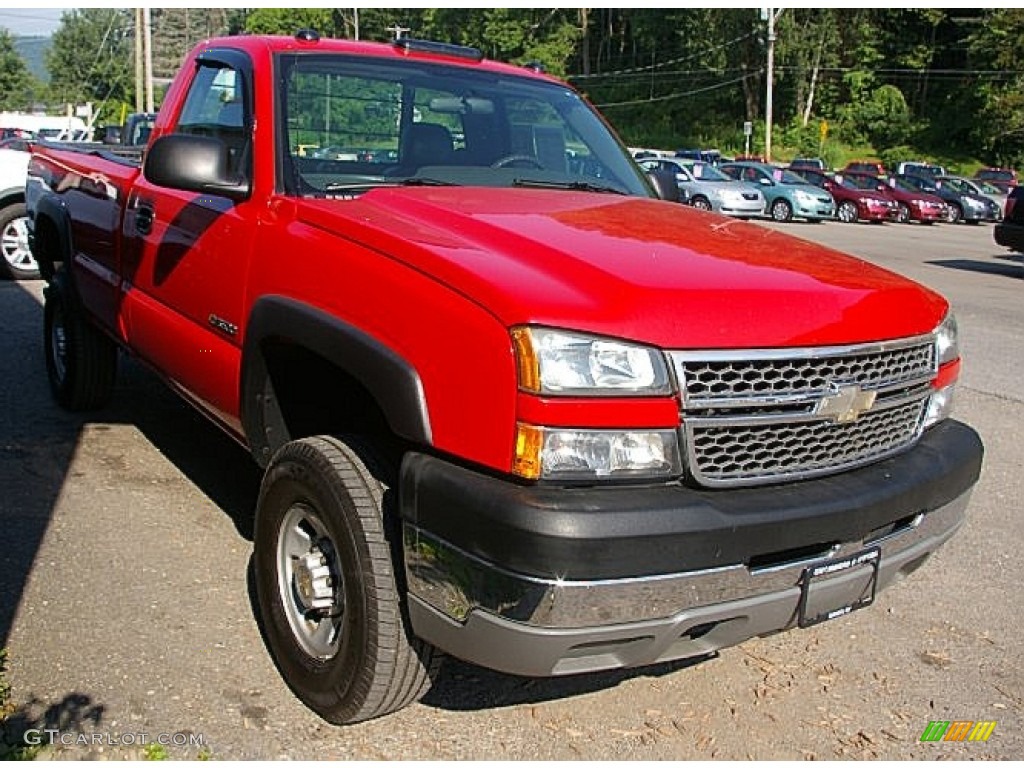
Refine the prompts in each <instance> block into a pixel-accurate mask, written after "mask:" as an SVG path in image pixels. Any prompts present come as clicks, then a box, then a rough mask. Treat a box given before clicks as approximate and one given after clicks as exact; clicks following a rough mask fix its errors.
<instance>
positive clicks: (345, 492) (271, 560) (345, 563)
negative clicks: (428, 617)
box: [254, 436, 442, 724]
mask: <svg viewBox="0 0 1024 768" xmlns="http://www.w3.org/2000/svg"><path fill="white" fill-rule="evenodd" d="M384 466H385V465H384V463H383V462H381V461H380V460H379V459H378V458H377V457H376V455H375V454H374V453H373V452H372V451H371V450H370V449H368V448H367V447H366V446H363V445H361V444H360V443H359V442H357V441H354V440H348V441H347V442H346V441H342V440H340V439H338V438H335V437H328V436H319V437H310V438H304V439H302V440H296V441H293V442H291V443H288V444H287V445H285V446H284V447H283V448H281V449H280V450H279V451H278V452H277V454H276V455H275V456H274V458H273V459H272V460H271V462H270V466H268V467H267V471H266V474H265V476H264V478H263V484H262V487H261V489H260V498H259V504H258V506H257V512H256V529H255V557H254V559H255V564H256V569H255V574H256V592H257V596H258V601H259V606H260V613H261V616H262V621H263V625H264V630H265V633H266V637H267V642H268V645H269V646H270V650H271V653H272V654H273V656H274V660H275V662H276V663H277V666H278V669H279V670H280V672H281V674H282V676H283V677H284V679H285V682H287V684H288V685H289V686H290V687H291V689H292V690H293V691H294V692H295V694H296V695H297V696H298V697H299V698H300V699H301V700H302V701H303V702H304V703H305V704H306V705H307V706H309V707H310V708H311V709H313V710H314V711H315V712H317V713H318V714H319V715H320V716H321V717H323V718H324V719H326V720H328V721H330V722H332V723H338V724H344V723H357V722H360V721H362V720H369V719H371V718H375V717H380V716H382V715H386V714H388V713H390V712H394V711H396V710H399V709H401V708H402V707H405V706H406V705H408V704H411V703H412V702H414V701H416V700H417V699H419V698H420V697H422V696H423V695H424V694H425V693H426V692H427V690H428V689H429V688H430V685H431V683H432V681H433V678H434V677H436V675H437V673H438V671H439V669H440V663H441V659H442V654H441V653H440V652H439V651H437V650H435V649H434V648H433V647H432V646H430V645H429V644H427V643H425V642H423V641H422V640H419V639H418V638H416V637H414V636H413V635H412V633H411V632H410V630H409V628H408V619H407V618H406V615H405V606H404V604H403V600H402V593H401V592H400V590H399V583H400V575H401V571H400V557H399V551H400V543H399V542H398V541H396V539H397V538H398V537H399V536H400V530H399V527H398V524H397V523H398V521H397V519H396V517H395V515H396V514H397V512H396V511H395V510H393V509H390V507H391V505H393V504H395V503H396V500H395V498H394V496H395V493H396V492H395V491H393V490H390V489H389V488H388V486H387V484H386V483H387V482H388V475H389V474H390V473H388V472H386V471H385V470H384V469H383V467H384ZM389 525H390V527H389Z"/></svg>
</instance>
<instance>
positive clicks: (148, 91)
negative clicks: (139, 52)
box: [142, 7, 154, 112]
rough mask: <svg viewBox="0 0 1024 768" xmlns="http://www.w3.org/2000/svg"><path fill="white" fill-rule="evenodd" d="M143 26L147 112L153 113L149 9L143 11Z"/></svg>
mask: <svg viewBox="0 0 1024 768" xmlns="http://www.w3.org/2000/svg"><path fill="white" fill-rule="evenodd" d="M142 26H143V27H145V30H144V34H143V40H144V41H145V43H144V46H143V56H144V58H145V69H146V111H147V112H153V111H154V108H153V30H152V26H153V25H152V19H151V18H150V15H149V8H148V7H146V8H143V9H142Z"/></svg>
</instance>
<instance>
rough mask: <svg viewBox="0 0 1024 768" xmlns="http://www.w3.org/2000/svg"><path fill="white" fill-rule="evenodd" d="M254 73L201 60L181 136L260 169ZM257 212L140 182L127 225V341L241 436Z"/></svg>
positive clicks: (213, 58)
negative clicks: (218, 145)
mask: <svg viewBox="0 0 1024 768" xmlns="http://www.w3.org/2000/svg"><path fill="white" fill-rule="evenodd" d="M252 112H253V97H252V67H251V63H250V62H249V59H248V57H247V56H246V55H245V54H243V53H242V52H240V51H237V50H227V49H224V50H217V49H214V50H211V51H207V52H205V53H204V54H203V55H202V56H200V57H199V58H198V59H197V60H196V68H195V72H194V75H193V77H192V80H191V83H190V84H189V86H188V87H187V92H186V93H185V96H184V99H183V101H182V102H181V108H180V111H179V113H178V116H177V118H176V119H175V124H174V127H173V129H172V132H173V133H185V134H193V135H203V136H210V137H213V138H216V139H219V140H220V141H223V142H224V143H225V144H226V145H227V147H228V149H229V153H230V157H231V163H232V165H233V168H234V170H236V171H237V172H238V173H239V174H243V175H248V176H249V178H250V179H251V175H252V170H253V162H254V160H253V155H254V153H253V151H252V146H253V125H254V121H253V118H252ZM256 213H257V211H256V205H255V203H254V202H252V201H251V199H250V200H243V201H234V200H231V199H229V198H227V197H221V196H218V195H215V194H205V195H199V194H196V193H194V192H185V191H181V190H175V189H167V188H163V187H157V186H155V185H153V184H151V183H149V182H148V181H146V180H145V179H144V178H141V177H140V179H139V181H138V183H137V185H136V187H135V188H134V190H133V191H132V193H131V196H130V198H129V200H128V203H127V211H126V214H125V217H124V238H125V244H126V248H125V270H124V271H125V277H126V279H127V282H128V284H129V285H128V287H127V289H126V294H125V297H124V298H125V308H126V312H125V315H126V325H127V329H126V337H127V340H128V343H129V345H130V346H131V347H132V348H133V349H135V350H136V351H137V352H138V353H139V354H140V355H141V356H142V357H143V358H144V359H146V360H147V361H149V362H151V363H152V364H154V365H155V366H156V367H157V368H158V369H159V370H160V371H161V372H162V373H164V374H165V375H166V376H167V377H168V378H169V379H171V381H172V383H174V384H175V385H177V386H178V387H179V388H180V389H181V390H182V391H183V393H184V394H186V395H187V396H189V397H190V398H191V399H193V400H194V401H196V402H197V404H199V405H201V406H203V407H205V408H206V410H207V411H208V412H210V413H211V415H213V416H214V417H215V418H218V419H219V420H220V421H222V422H223V423H224V424H225V426H227V427H229V428H231V429H233V430H235V431H240V425H239V422H238V419H237V414H238V411H239V407H238V405H239V404H238V396H239V395H238V392H239V382H238V376H239V368H240V361H241V340H242V339H241V331H242V325H243V307H244V303H245V288H246V277H247V273H248V269H249V259H250V256H251V253H252V248H253V242H254V237H255V233H256V228H257V223H256Z"/></svg>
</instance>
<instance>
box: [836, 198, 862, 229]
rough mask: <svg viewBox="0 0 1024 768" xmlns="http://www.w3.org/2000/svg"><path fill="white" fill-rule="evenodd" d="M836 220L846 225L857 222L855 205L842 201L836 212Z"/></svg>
mask: <svg viewBox="0 0 1024 768" xmlns="http://www.w3.org/2000/svg"><path fill="white" fill-rule="evenodd" d="M836 218H838V219H839V220H840V221H842V222H844V223H846V224H854V223H856V221H857V204H856V203H851V202H850V201H849V200H844V201H843V202H841V203H840V204H839V208H838V209H837V210H836Z"/></svg>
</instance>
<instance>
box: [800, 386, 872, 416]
mask: <svg viewBox="0 0 1024 768" xmlns="http://www.w3.org/2000/svg"><path fill="white" fill-rule="evenodd" d="M877 394H878V393H877V392H865V391H864V390H863V389H861V388H860V387H859V386H857V385H856V384H852V385H850V386H839V385H838V384H832V385H830V386H829V393H828V394H827V395H825V396H824V397H822V398H821V400H819V401H818V405H817V406H816V407H815V409H814V415H815V416H822V417H824V418H826V419H831V420H832V421H834V422H836V423H837V424H848V423H849V422H851V421H856V420H857V417H858V416H860V415H861V414H862V413H864V411H867V410H870V408H871V406H872V405H874V404H875V397H876V396H877Z"/></svg>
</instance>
